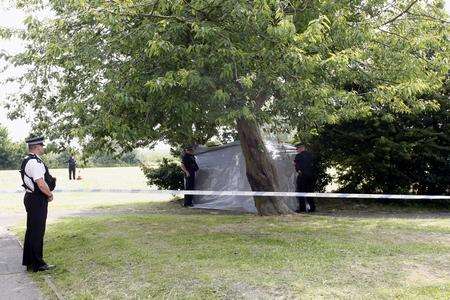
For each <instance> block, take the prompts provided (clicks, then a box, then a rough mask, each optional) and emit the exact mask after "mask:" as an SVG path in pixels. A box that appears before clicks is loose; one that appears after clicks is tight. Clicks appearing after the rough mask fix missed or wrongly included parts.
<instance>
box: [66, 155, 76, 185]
mask: <svg viewBox="0 0 450 300" xmlns="http://www.w3.org/2000/svg"><path fill="white" fill-rule="evenodd" d="M67 163H68V164H69V180H72V177H73V179H76V178H75V172H76V168H77V162H76V161H75V159H74V158H73V157H69V160H68V161H67Z"/></svg>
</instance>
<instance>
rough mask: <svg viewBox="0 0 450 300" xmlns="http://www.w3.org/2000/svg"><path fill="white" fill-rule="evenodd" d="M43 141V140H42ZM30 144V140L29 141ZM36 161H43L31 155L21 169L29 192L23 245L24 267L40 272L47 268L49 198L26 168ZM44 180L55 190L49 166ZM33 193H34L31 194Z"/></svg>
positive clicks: (26, 198) (25, 198)
mask: <svg viewBox="0 0 450 300" xmlns="http://www.w3.org/2000/svg"><path fill="white" fill-rule="evenodd" d="M42 140H43V139H42ZM27 142H28V143H29V142H30V140H28V141H27ZM31 142H33V140H31ZM32 159H35V160H37V161H38V163H42V164H43V162H42V160H41V159H40V158H39V157H38V156H37V155H34V154H29V155H28V156H27V157H26V158H25V159H24V160H23V161H22V165H21V168H20V173H21V177H22V182H23V187H24V188H25V189H26V190H27V191H26V193H25V196H24V200H23V202H24V205H25V209H26V212H27V229H26V233H25V241H24V245H23V258H22V265H24V266H27V267H28V268H31V269H32V270H33V271H38V270H39V268H41V267H43V266H47V264H46V263H45V261H44V259H43V247H44V234H45V226H46V221H47V207H48V200H47V196H46V195H45V194H44V193H42V192H41V190H40V189H39V187H38V186H37V184H36V183H35V182H34V180H33V178H30V177H29V176H28V175H27V174H26V172H25V167H26V165H27V163H28V162H29V161H30V160H32ZM44 167H45V175H44V180H45V182H46V183H47V185H48V186H49V188H50V190H53V189H54V188H55V184H56V179H55V178H53V177H52V176H51V175H50V173H49V171H48V168H47V166H45V164H44ZM25 176H27V177H28V178H30V179H31V181H32V182H33V188H31V187H29V186H27V185H26V183H25V179H24V177H25ZM31 191H32V192H31Z"/></svg>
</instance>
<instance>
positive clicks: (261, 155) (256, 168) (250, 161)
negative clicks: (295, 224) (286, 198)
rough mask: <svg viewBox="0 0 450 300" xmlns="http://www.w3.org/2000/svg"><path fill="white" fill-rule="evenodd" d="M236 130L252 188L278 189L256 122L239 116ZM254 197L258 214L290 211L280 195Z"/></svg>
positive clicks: (275, 173) (276, 178)
mask: <svg viewBox="0 0 450 300" xmlns="http://www.w3.org/2000/svg"><path fill="white" fill-rule="evenodd" d="M237 131H238V133H239V139H240V141H241V148H242V153H243V154H244V158H245V167H246V174H247V179H248V182H249V183H250V187H251V188H252V190H253V191H267V192H273V191H279V183H278V175H277V170H276V168H275V166H274V165H273V162H272V159H271V158H270V157H269V154H268V152H267V149H266V146H265V145H264V141H263V139H262V136H261V132H260V130H259V128H258V125H257V124H256V122H254V121H251V120H247V119H244V118H243V117H241V118H239V119H238V120H237ZM254 199H255V206H256V209H257V210H258V213H259V214H260V215H264V216H267V215H282V214H289V213H292V210H291V209H290V208H289V207H288V206H287V205H286V204H285V203H284V202H283V200H282V199H281V198H280V197H272V196H270V197H266V196H264V197H258V196H255V197H254Z"/></svg>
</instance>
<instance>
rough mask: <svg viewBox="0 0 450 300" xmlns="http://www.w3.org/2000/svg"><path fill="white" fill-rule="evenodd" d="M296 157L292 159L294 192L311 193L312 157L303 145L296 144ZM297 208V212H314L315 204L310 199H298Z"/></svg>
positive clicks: (312, 176)
mask: <svg viewBox="0 0 450 300" xmlns="http://www.w3.org/2000/svg"><path fill="white" fill-rule="evenodd" d="M296 148H297V155H296V156H295V158H294V165H295V171H296V172H297V184H296V190H295V191H296V192H304V193H311V192H312V191H313V189H314V156H313V154H312V153H311V152H309V151H308V150H307V149H306V147H305V145H303V144H297V145H296ZM298 203H299V208H298V211H297V212H307V213H309V212H314V211H315V210H316V204H315V203H314V200H313V198H311V197H298Z"/></svg>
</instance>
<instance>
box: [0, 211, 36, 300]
mask: <svg viewBox="0 0 450 300" xmlns="http://www.w3.org/2000/svg"><path fill="white" fill-rule="evenodd" d="M18 219H22V220H23V219H24V216H22V215H21V214H14V213H12V214H4V213H0V299H2V300H3V299H5V300H16V299H24V300H25V299H26V300H35V299H43V296H42V294H41V292H40V290H39V289H38V287H37V286H36V284H35V283H34V282H33V281H32V280H31V278H30V276H29V275H28V274H27V271H26V269H25V267H23V266H22V247H21V246H20V244H19V242H18V241H17V239H16V237H14V236H13V235H12V234H11V233H9V231H8V227H10V226H13V225H15V224H17V220H18Z"/></svg>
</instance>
